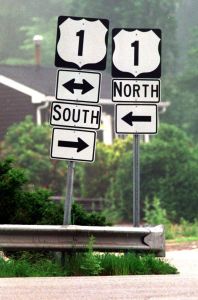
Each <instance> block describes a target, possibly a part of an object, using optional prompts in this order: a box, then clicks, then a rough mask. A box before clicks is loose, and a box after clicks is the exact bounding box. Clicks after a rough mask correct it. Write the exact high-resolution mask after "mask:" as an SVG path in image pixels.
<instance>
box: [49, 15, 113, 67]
mask: <svg viewBox="0 0 198 300" xmlns="http://www.w3.org/2000/svg"><path fill="white" fill-rule="evenodd" d="M108 29H109V21H108V20H106V19H93V18H77V17H68V16H60V17H59V18H58V28H57V41H56V55H55V66H56V67H63V68H76V69H82V68H84V69H87V70H104V69H105V67H106V56H107V42H108Z"/></svg>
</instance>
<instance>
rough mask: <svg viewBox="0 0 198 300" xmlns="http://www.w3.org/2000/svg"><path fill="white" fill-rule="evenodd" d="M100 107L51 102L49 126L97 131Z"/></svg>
mask: <svg viewBox="0 0 198 300" xmlns="http://www.w3.org/2000/svg"><path fill="white" fill-rule="evenodd" d="M100 118H101V106H99V105H83V104H73V103H66V102H64V103H63V102H53V103H52V106H51V118H50V124H51V125H53V126H63V127H79V128H88V129H91V128H92V129H99V128H100Z"/></svg>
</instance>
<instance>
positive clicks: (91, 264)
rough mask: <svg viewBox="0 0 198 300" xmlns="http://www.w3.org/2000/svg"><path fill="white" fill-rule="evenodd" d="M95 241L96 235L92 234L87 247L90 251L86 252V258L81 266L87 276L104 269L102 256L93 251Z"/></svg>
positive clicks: (94, 274) (97, 273)
mask: <svg viewBox="0 0 198 300" xmlns="http://www.w3.org/2000/svg"><path fill="white" fill-rule="evenodd" d="M94 241H95V239H94V237H93V236H91V237H90V239H89V243H88V247H87V248H88V251H87V252H86V253H85V254H84V260H83V261H82V263H81V266H80V269H81V270H82V273H83V275H85V276H96V275H99V274H100V273H101V271H102V267H101V261H100V258H99V256H97V255H94V253H93V244H94Z"/></svg>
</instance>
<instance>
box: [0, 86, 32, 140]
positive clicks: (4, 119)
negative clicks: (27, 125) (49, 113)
mask: <svg viewBox="0 0 198 300" xmlns="http://www.w3.org/2000/svg"><path fill="white" fill-rule="evenodd" d="M27 115H32V117H33V120H34V121H36V106H35V105H33V104H32V103H31V97H30V96H27V95H25V94H23V93H21V92H18V91H16V90H14V89H11V88H9V87H7V86H5V85H3V84H0V140H2V139H3V137H4V135H5V134H6V132H7V128H8V127H9V126H10V125H12V124H13V123H19V122H21V121H22V120H24V118H25V117H26V116H27Z"/></svg>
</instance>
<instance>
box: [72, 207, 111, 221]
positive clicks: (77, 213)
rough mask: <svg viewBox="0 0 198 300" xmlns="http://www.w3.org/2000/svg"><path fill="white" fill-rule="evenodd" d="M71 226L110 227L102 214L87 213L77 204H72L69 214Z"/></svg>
mask: <svg viewBox="0 0 198 300" xmlns="http://www.w3.org/2000/svg"><path fill="white" fill-rule="evenodd" d="M71 219H72V224H75V225H85V226H106V225H110V224H109V223H108V222H107V221H106V218H105V216H104V215H103V214H102V213H96V212H91V213H88V212H86V211H85V209H84V208H83V207H82V206H81V205H80V204H78V203H73V205H72V212H71Z"/></svg>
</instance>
